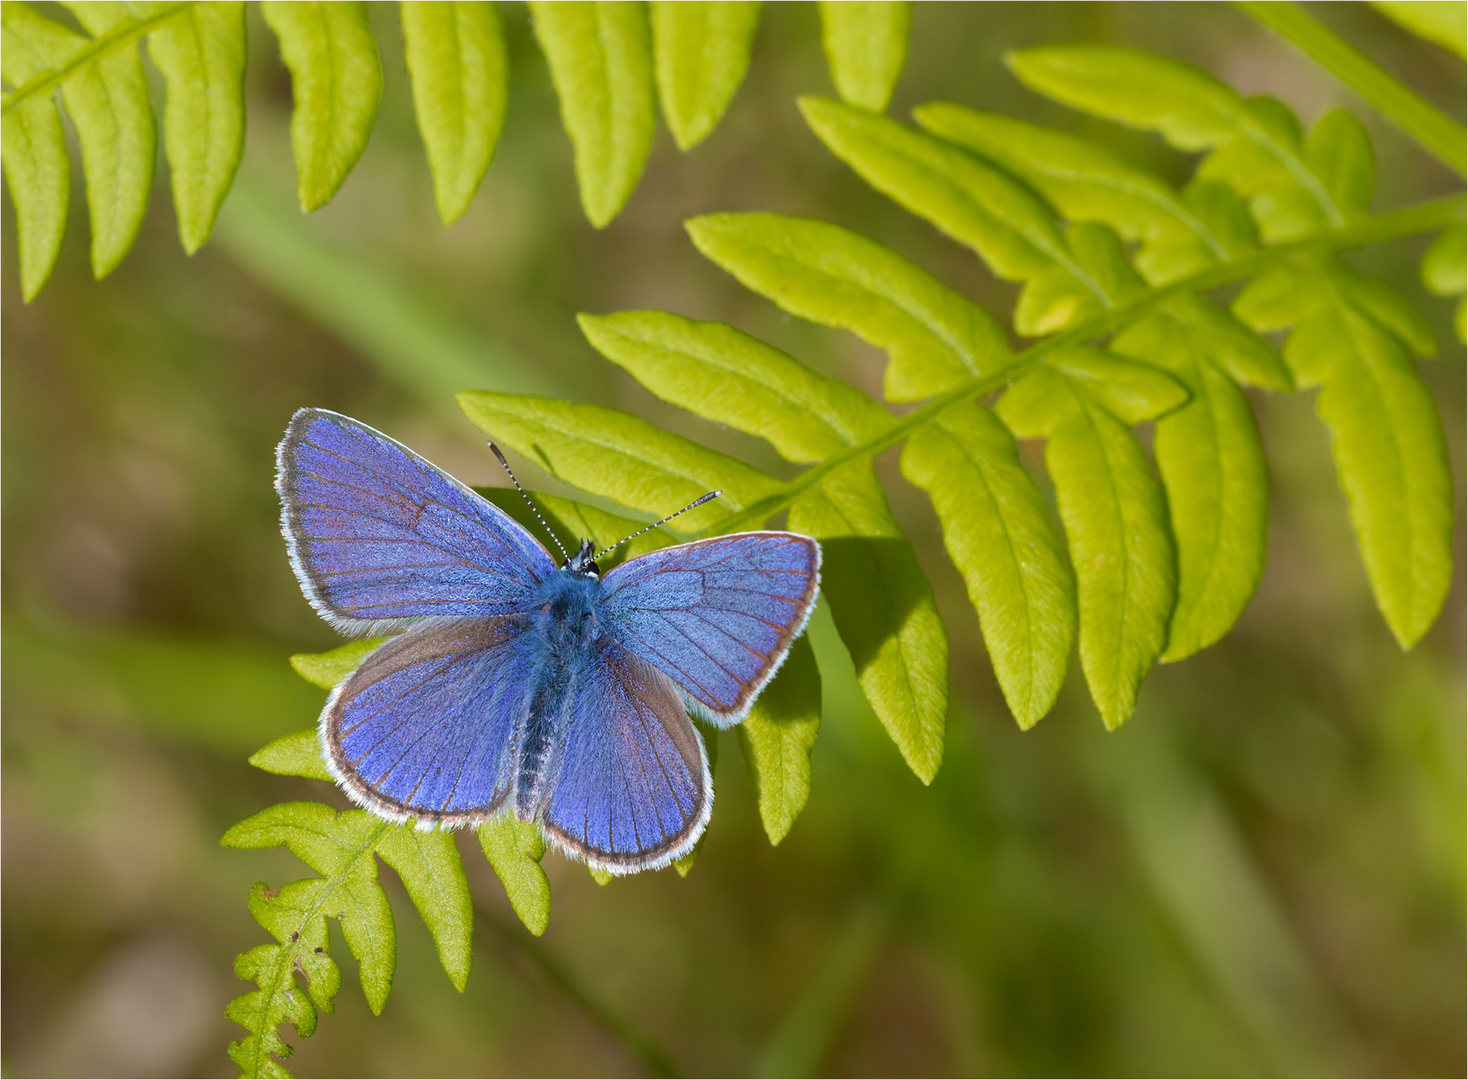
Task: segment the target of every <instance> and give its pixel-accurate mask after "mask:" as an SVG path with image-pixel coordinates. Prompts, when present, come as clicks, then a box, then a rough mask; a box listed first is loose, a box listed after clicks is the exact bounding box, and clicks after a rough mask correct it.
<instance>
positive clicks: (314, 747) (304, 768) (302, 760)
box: [250, 728, 332, 783]
mask: <svg viewBox="0 0 1468 1080" xmlns="http://www.w3.org/2000/svg"><path fill="white" fill-rule="evenodd" d="M250 764H251V765H253V766H255V768H257V769H263V770H264V771H265V772H268V773H275V775H276V776H303V777H305V778H306V779H307V780H325V781H327V782H328V783H330V782H331V781H332V775H331V771H330V770H329V769H327V767H326V760H325V758H323V757H322V756H321V736H320V735H319V734H318V733H317V731H316V729H315V728H307V729H306V730H305V731H297V732H294V733H293V734H290V735H282V736H281V737H280V738H278V739H276V740H275V741H274V742H273V743H271V744H270V745H268V746H264V747H262V748H260V749H259V750H257V751H255V753H253V754H251V755H250Z"/></svg>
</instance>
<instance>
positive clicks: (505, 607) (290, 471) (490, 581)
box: [276, 409, 556, 629]
mask: <svg viewBox="0 0 1468 1080" xmlns="http://www.w3.org/2000/svg"><path fill="white" fill-rule="evenodd" d="M277 464H278V471H277V476H276V488H277V490H278V491H279V493H280V498H281V507H282V509H281V527H282V530H283V531H284V533H285V536H286V541H287V544H288V546H289V548H290V553H291V562H292V565H293V566H294V567H295V570H296V576H297V577H298V578H299V579H300V581H301V587H302V589H303V590H304V591H305V593H306V595H307V597H308V598H309V599H310V600H311V602H312V603H313V604H314V605H315V607H316V609H317V611H319V612H320V613H321V614H322V615H323V616H325V617H326V618H327V619H329V620H331V621H332V622H334V623H336V624H338V625H339V626H342V627H344V628H347V629H357V628H361V627H365V626H370V625H371V624H373V623H379V622H383V621H386V620H392V619H400V618H422V617H439V618H474V617H484V616H491V615H503V614H507V613H509V612H512V611H518V610H521V609H522V608H523V606H524V604H525V598H526V596H527V594H528V593H529V592H530V590H532V589H533V588H534V587H535V586H536V585H537V584H539V583H540V582H541V581H543V580H545V578H546V577H548V576H549V575H551V574H553V573H555V569H556V567H555V563H554V562H553V561H552V560H551V557H550V555H549V554H547V553H546V550H545V548H543V547H542V546H541V545H540V544H539V543H538V542H537V541H536V540H535V538H534V537H532V536H531V535H530V534H529V533H527V532H526V531H525V530H524V529H522V528H521V527H520V526H519V525H518V524H516V523H515V522H514V521H513V520H511V519H510V518H509V517H508V516H507V515H506V514H505V513H504V512H503V511H502V510H500V509H499V508H498V507H496V506H493V505H492V504H490V503H489V502H488V501H487V500H485V499H483V498H481V497H480V496H478V495H476V494H475V493H474V492H473V491H470V490H469V489H468V488H467V487H465V486H464V485H463V484H461V483H459V482H458V481H457V480H455V479H454V478H453V477H451V476H449V475H448V474H447V473H445V472H443V471H442V470H441V469H439V468H438V467H436V466H434V465H432V464H430V463H429V462H427V461H425V460H423V459H422V458H420V457H418V456H417V455H416V454H414V453H412V452H411V451H409V450H408V449H407V448H405V447H403V446H402V445H400V444H399V443H397V442H395V441H393V440H392V439H389V438H388V437H387V436H386V435H383V434H382V433H381V432H378V431H375V430H373V429H372V428H370V427H368V426H367V425H365V424H362V423H359V422H357V421H356V420H352V419H350V418H349V417H345V416H341V415H339V414H338V413H333V412H328V411H326V410H324V409H302V410H300V411H299V412H297V413H296V415H295V416H294V417H293V418H292V419H291V423H290V426H289V427H288V428H287V429H286V435H285V438H284V439H283V440H282V441H281V444H280V447H279V449H278V450H277Z"/></svg>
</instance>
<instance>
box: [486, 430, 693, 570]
mask: <svg viewBox="0 0 1468 1080" xmlns="http://www.w3.org/2000/svg"><path fill="white" fill-rule="evenodd" d="M489 448H490V450H492V451H493V452H494V456H495V457H497V458H499V460H500V464H501V465H503V466H504V467H505V473H506V474H507V475H508V476H509V478H510V483H512V484H514V485H515V490H516V491H518V492H519V493H520V498H522V499H524V500H525V505H526V506H528V507H530V512H531V513H532V514H534V515H535V520H536V521H538V522H540V527H541V528H542V529H544V530H545V534H546V535H547V536H549V537H550V538H551V543H552V544H555V545H556V547H558V548H561V558H563V559H569V558H570V557H571V556H570V555H568V554H566V549H565V548H563V547H561V542H560V541H559V540H557V539H556V534H555V533H553V532H551V527H550V526H549V525H547V524H546V523H545V518H543V517H541V516H540V511H539V510H537V509H536V508H535V504H534V503H533V502H531V501H530V496H529V495H527V494H525V489H524V488H522V487H521V486H520V481H518V480H516V479H515V473H514V470H512V469H511V468H510V463H509V462H508V461H506V460H505V455H504V454H501V453H500V448H499V447H498V446H496V445H495V444H494V443H490V444H489ZM704 498H705V499H706V498H708V496H707V495H705V496H704ZM700 501H702V500H700ZM682 512H683V511H681V510H680V511H678V513H680V514H681V513H682Z"/></svg>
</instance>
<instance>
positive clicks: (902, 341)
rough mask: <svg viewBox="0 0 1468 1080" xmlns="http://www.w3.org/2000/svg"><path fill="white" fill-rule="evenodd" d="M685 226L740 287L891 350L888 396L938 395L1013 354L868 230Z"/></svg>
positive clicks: (722, 218)
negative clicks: (864, 233) (860, 232)
mask: <svg viewBox="0 0 1468 1080" xmlns="http://www.w3.org/2000/svg"><path fill="white" fill-rule="evenodd" d="M687 226H688V232H689V234H690V235H691V236H692V237H693V242H694V244H695V246H697V248H698V250H699V251H701V252H702V253H703V254H704V255H705V256H707V257H708V258H709V259H711V260H713V261H714V262H715V263H717V264H718V265H719V266H721V267H723V268H724V269H725V270H727V271H728V272H729V273H731V274H733V275H734V276H735V277H736V278H738V279H739V280H740V282H741V283H743V284H744V285H745V286H746V287H748V288H750V289H753V290H754V291H755V292H758V293H760V294H761V295H764V296H767V297H769V298H770V299H771V300H773V301H774V302H775V303H777V304H779V305H780V306H781V307H782V308H784V309H785V310H786V311H788V312H790V313H791V314H794V315H799V316H801V317H802V318H806V319H810V320H811V321H812V322H817V323H821V324H822V325H825V326H838V327H841V328H843V329H846V330H850V331H851V332H852V333H854V334H856V335H857V336H858V337H860V338H861V339H862V340H864V341H867V342H869V343H871V344H873V345H876V346H878V347H879V348H882V349H885V350H887V356H888V359H889V363H888V365H887V372H886V376H885V378H884V381H883V385H884V390H885V393H886V395H887V397H888V398H889V399H891V400H893V401H916V400H918V399H920V398H924V397H928V396H931V395H933V394H939V393H942V392H943V391H945V390H949V389H952V388H953V387H954V386H956V385H958V384H960V383H962V382H964V381H965V380H967V379H969V378H972V377H973V376H974V375H978V374H986V373H990V372H993V371H997V370H998V369H999V368H1000V367H1002V366H1003V365H1004V364H1005V362H1007V360H1008V358H1009V347H1008V343H1007V342H1006V341H1005V338H1004V333H1003V331H1001V330H1000V329H999V325H998V324H997V323H996V322H994V320H993V319H992V318H990V317H989V314H988V312H986V311H984V309H983V308H981V307H979V306H978V305H977V304H975V303H973V302H972V301H971V300H966V299H964V298H963V297H962V296H959V295H958V294H957V293H955V292H953V291H952V290H950V289H948V288H947V287H945V286H944V285H942V284H940V283H939V282H938V281H937V280H936V279H935V278H933V277H932V276H931V275H929V274H927V273H926V272H924V271H922V270H920V269H918V268H917V267H916V266H914V265H913V264H912V263H910V262H908V261H907V260H906V259H904V258H902V257H901V256H900V255H898V254H897V253H896V252H894V251H892V250H891V249H890V248H886V247H883V246H882V245H881V244H877V243H874V242H873V241H871V240H868V239H866V237H863V236H858V235H857V234H855V233H852V232H848V231H847V230H845V229H842V228H840V227H839V226H836V225H829V224H827V223H825V222H823V221H810V220H807V219H803V218H791V217H784V216H781V215H779V214H709V215H707V216H704V217H698V218H693V219H692V220H691V221H689V222H688V223H687Z"/></svg>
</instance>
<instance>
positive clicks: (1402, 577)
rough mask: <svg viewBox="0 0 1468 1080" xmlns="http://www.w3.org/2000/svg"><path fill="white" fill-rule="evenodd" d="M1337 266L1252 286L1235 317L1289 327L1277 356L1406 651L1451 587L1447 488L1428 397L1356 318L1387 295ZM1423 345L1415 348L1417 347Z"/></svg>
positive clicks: (1395, 347) (1369, 323)
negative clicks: (1313, 391) (1311, 393)
mask: <svg viewBox="0 0 1468 1080" xmlns="http://www.w3.org/2000/svg"><path fill="white" fill-rule="evenodd" d="M1361 280H1362V279H1359V277H1358V276H1357V275H1355V274H1354V273H1353V272H1351V271H1348V270H1346V269H1345V268H1344V267H1343V266H1341V265H1340V264H1338V263H1336V264H1325V265H1314V264H1307V265H1301V266H1298V267H1294V266H1292V267H1285V268H1281V269H1278V270H1275V271H1274V272H1272V273H1270V274H1267V275H1265V276H1263V277H1261V278H1259V279H1258V280H1256V281H1254V282H1252V283H1251V284H1250V285H1249V287H1248V288H1247V289H1245V291H1244V292H1243V293H1242V294H1241V295H1240V296H1239V298H1238V300H1237V301H1236V303H1235V310H1236V312H1237V313H1238V314H1239V316H1240V317H1241V318H1242V319H1243V320H1244V322H1246V323H1248V324H1249V325H1250V326H1252V327H1253V328H1254V329H1256V330H1260V331H1266V330H1279V329H1283V328H1285V327H1290V326H1293V327H1294V328H1295V329H1294V333H1293V334H1292V335H1291V336H1290V340H1289V342H1288V343H1287V344H1286V346H1285V351H1284V356H1285V360H1286V361H1287V362H1288V363H1289V365H1290V368H1291V370H1292V371H1293V372H1294V375H1295V380H1296V382H1298V383H1299V384H1300V385H1301V386H1302V387H1308V386H1319V387H1321V391H1320V396H1319V397H1318V398H1317V399H1316V403H1315V407H1316V411H1317V412H1318V413H1319V414H1320V418H1321V419H1322V420H1323V421H1324V422H1325V424H1326V426H1327V427H1328V428H1330V431H1331V436H1332V439H1331V448H1332V452H1333V454H1334V456H1335V461H1336V469H1337V471H1338V473H1339V475H1340V480H1341V486H1342V488H1344V490H1345V493H1346V501H1347V503H1348V505H1349V507H1350V512H1351V523H1352V525H1353V526H1354V527H1355V531H1356V537H1357V539H1358V541H1359V542H1360V545H1361V553H1362V557H1363V560H1364V562H1365V564H1366V573H1367V577H1368V578H1369V579H1370V582H1371V588H1372V592H1373V594H1374V595H1375V597H1376V603H1377V607H1379V608H1380V609H1381V612H1382V614H1383V615H1384V616H1385V617H1386V621H1387V625H1388V626H1390V627H1391V630H1392V633H1393V634H1395V635H1396V638H1397V641H1398V642H1399V643H1400V644H1401V645H1402V647H1403V648H1409V647H1411V646H1412V645H1413V644H1415V643H1416V642H1417V640H1418V639H1419V638H1421V636H1422V635H1423V634H1424V633H1426V632H1427V629H1428V627H1429V626H1431V625H1432V622H1433V620H1434V619H1435V618H1436V617H1437V613H1438V611H1439V610H1440V609H1441V607H1442V603H1443V600H1444V599H1445V597H1446V595H1447V590H1448V586H1449V584H1450V582H1451V580H1452V570H1453V559H1452V534H1453V483H1452V475H1451V473H1450V471H1449V467H1448V458H1447V441H1446V438H1445V436H1444V434H1443V429H1442V421H1441V420H1440V419H1439V417H1438V413H1437V409H1436V408H1435V407H1434V405H1433V401H1432V394H1431V392H1430V391H1429V390H1428V389H1427V387H1426V385H1424V384H1423V382H1422V380H1421V378H1419V377H1418V375H1417V372H1416V370H1415V366H1414V365H1413V363H1412V359H1411V357H1410V356H1409V355H1408V354H1407V351H1406V348H1405V347H1404V345H1410V344H1411V342H1410V341H1406V340H1404V339H1399V338H1398V337H1397V336H1394V335H1393V333H1391V332H1389V330H1388V328H1386V327H1384V326H1383V325H1382V324H1381V323H1380V322H1378V321H1377V319H1376V318H1374V317H1373V315H1374V314H1375V313H1374V312H1371V311H1368V310H1363V307H1362V304H1361V302H1360V301H1361V298H1362V297H1363V296H1371V297H1373V298H1375V299H1376V300H1378V301H1379V300H1380V292H1379V290H1380V289H1381V288H1384V287H1383V286H1372V287H1371V288H1370V290H1369V291H1368V290H1367V289H1363V288H1361V287H1360V283H1361ZM1419 344H1421V343H1420V342H1419Z"/></svg>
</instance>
